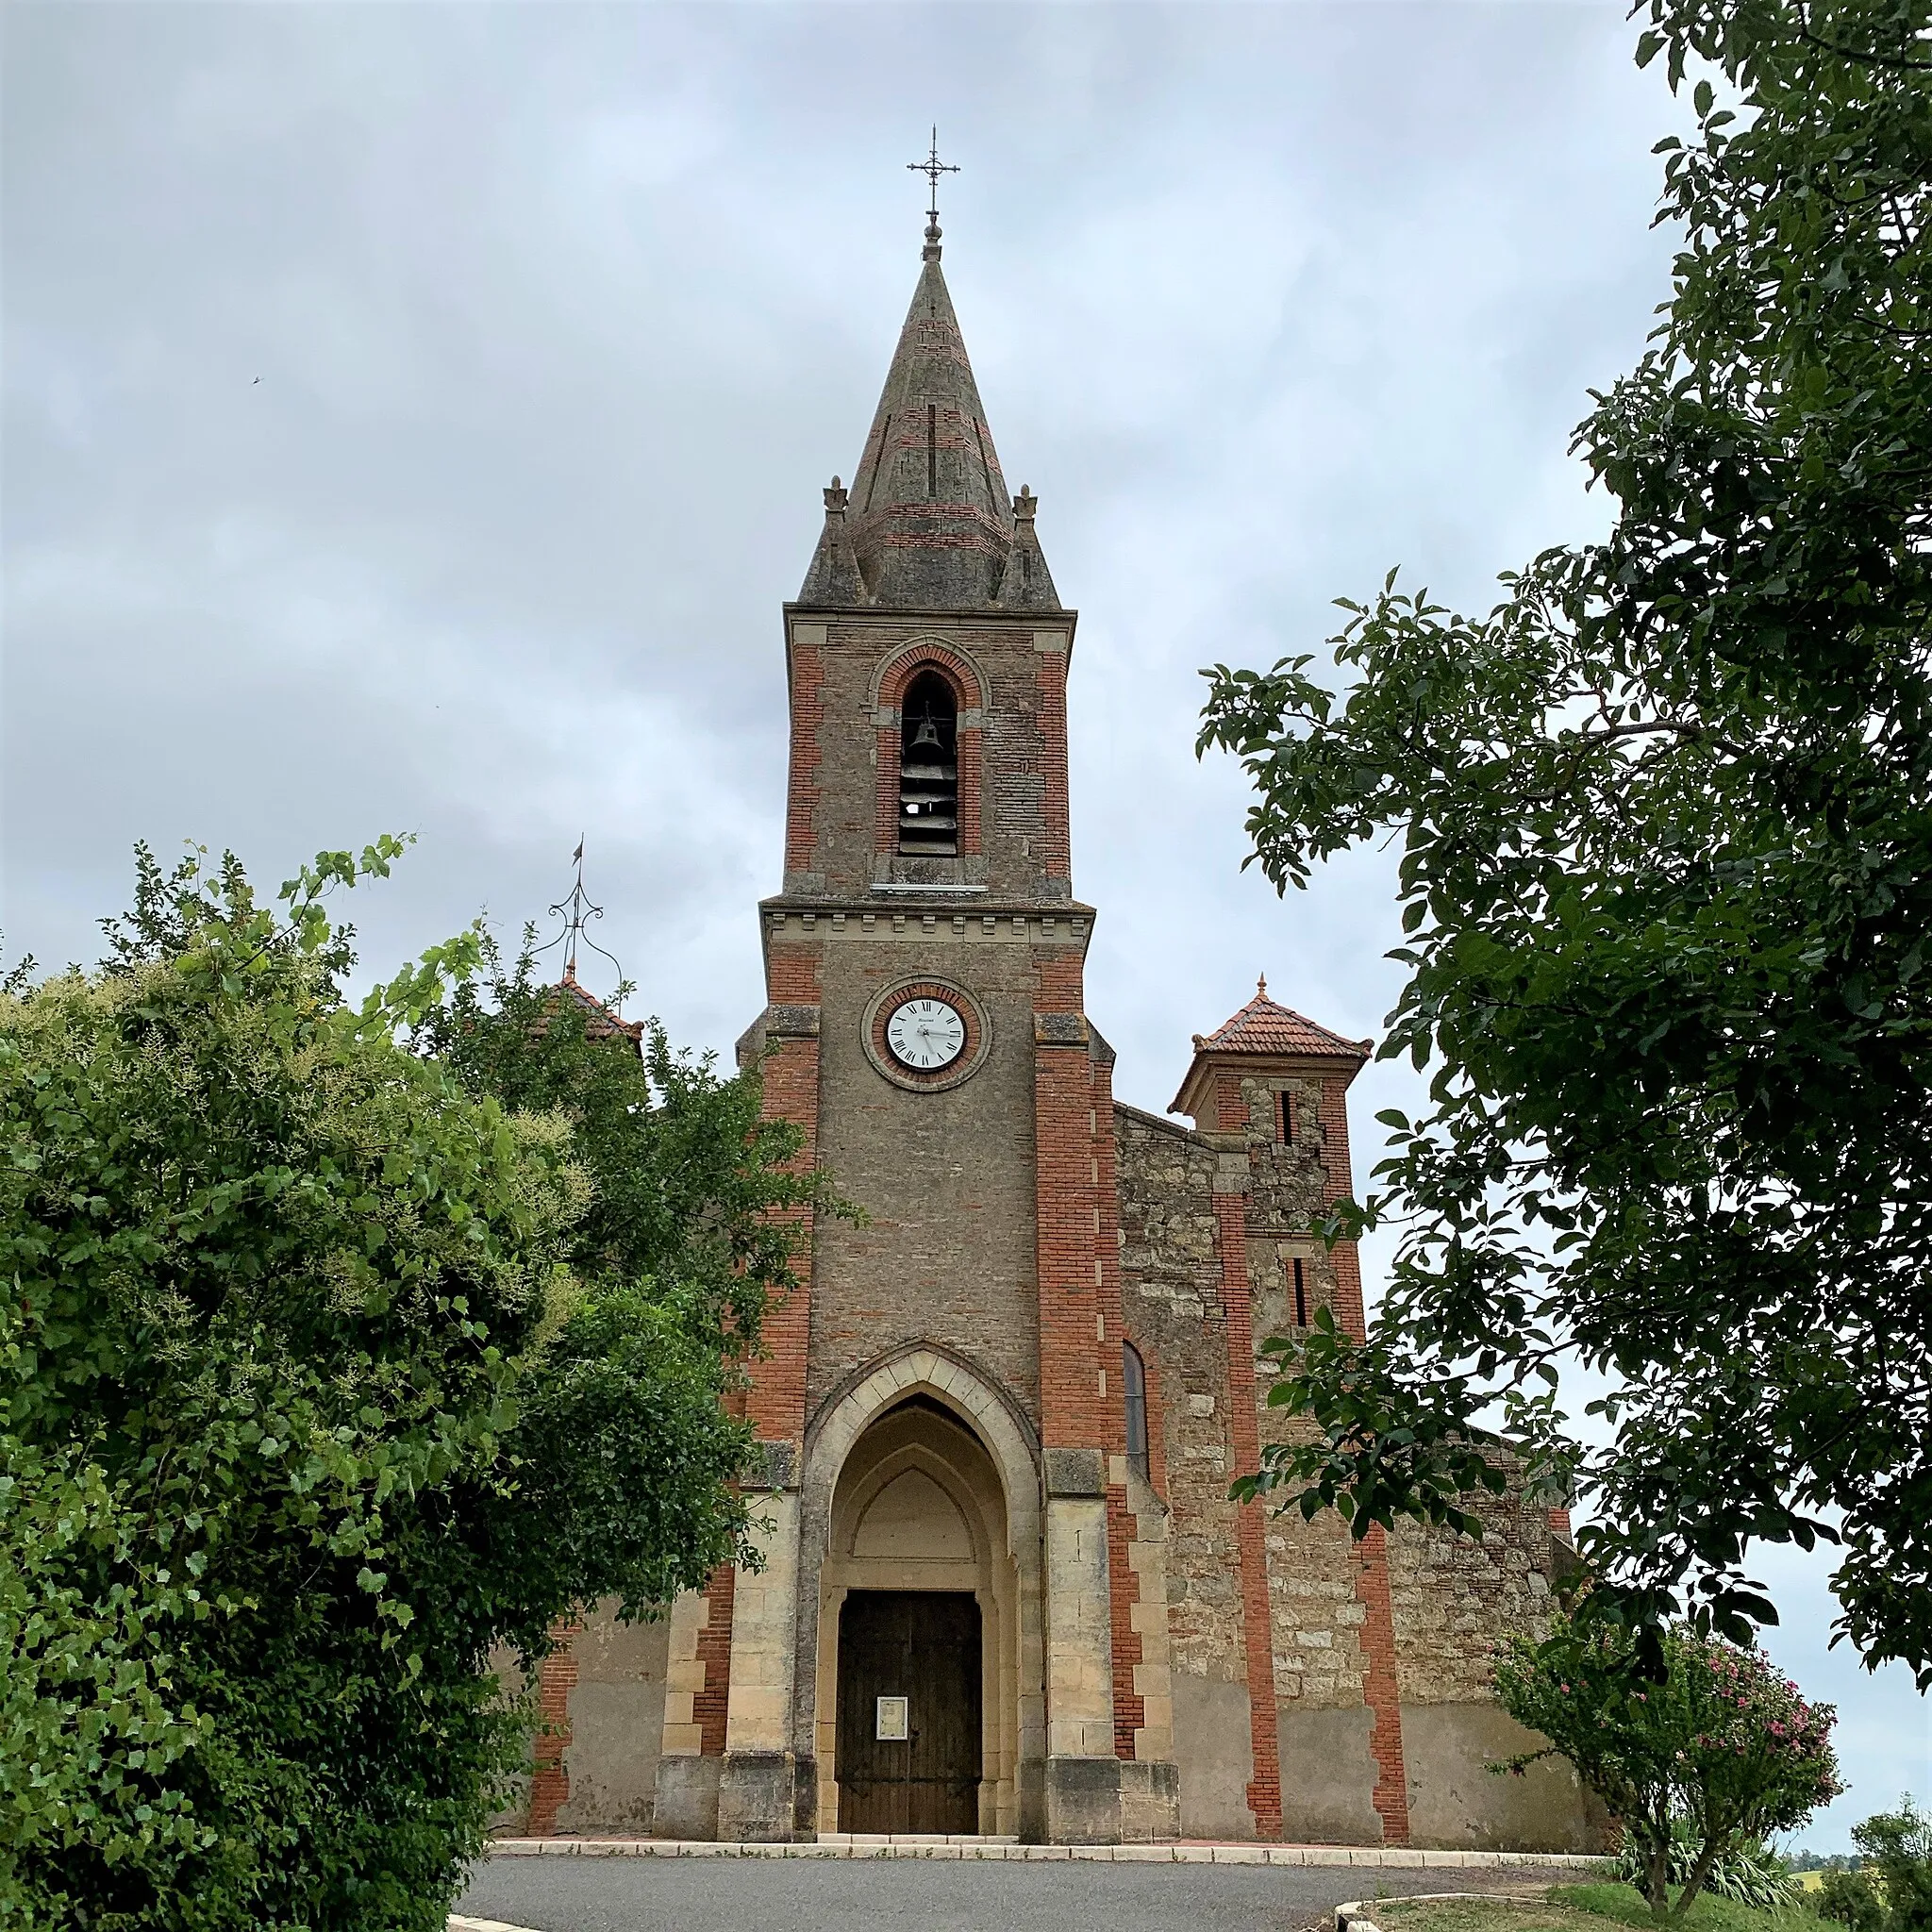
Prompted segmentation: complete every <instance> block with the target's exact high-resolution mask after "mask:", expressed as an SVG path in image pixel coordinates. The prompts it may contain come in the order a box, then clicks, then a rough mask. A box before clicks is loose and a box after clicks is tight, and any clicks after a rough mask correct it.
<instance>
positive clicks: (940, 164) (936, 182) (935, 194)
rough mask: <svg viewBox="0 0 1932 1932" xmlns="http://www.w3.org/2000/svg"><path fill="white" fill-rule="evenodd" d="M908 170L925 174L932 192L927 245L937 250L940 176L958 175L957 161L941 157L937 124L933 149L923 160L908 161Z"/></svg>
mask: <svg viewBox="0 0 1932 1932" xmlns="http://www.w3.org/2000/svg"><path fill="white" fill-rule="evenodd" d="M906 172H907V173H908V174H909V175H924V176H925V179H926V184H927V187H928V189H929V190H930V192H929V193H928V195H927V200H926V209H925V245H926V247H927V248H929V249H931V250H933V251H934V252H937V251H938V249H939V245H940V176H941V175H957V174H958V172H959V170H958V165H957V163H955V162H952V161H942V160H941V159H940V130H939V127H938V125H934V127H933V130H932V150H931V152H930V153H929V154H928V155H927V156H926V158H924V160H923V161H908V162H907V163H906Z"/></svg>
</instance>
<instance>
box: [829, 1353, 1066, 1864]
mask: <svg viewBox="0 0 1932 1932" xmlns="http://www.w3.org/2000/svg"><path fill="white" fill-rule="evenodd" d="M915 1396H923V1397H924V1398H926V1399H927V1400H928V1401H930V1402H933V1403H936V1404H938V1405H939V1406H940V1407H942V1408H944V1409H946V1410H947V1411H949V1413H950V1415H951V1416H952V1418H953V1420H954V1421H956V1422H957V1423H958V1425H959V1426H960V1427H961V1428H962V1429H963V1430H964V1431H965V1432H966V1433H967V1434H968V1435H969V1436H971V1437H972V1438H973V1439H974V1442H975V1443H976V1444H977V1446H978V1448H979V1449H980V1450H981V1451H982V1452H983V1453H984V1456H985V1458H986V1460H987V1461H988V1462H989V1463H990V1464H991V1469H992V1472H993V1474H995V1476H996V1477H997V1478H998V1482H999V1488H1000V1491H1001V1501H1002V1504H1003V1509H1004V1516H1005V1539H1004V1540H1005V1550H1004V1552H1003V1555H1004V1556H1005V1557H1006V1558H1007V1559H1008V1561H1009V1562H1010V1565H1011V1573H1010V1574H1011V1576H1012V1581H1013V1601H1012V1611H1013V1614H1014V1618H1015V1629H1014V1638H1015V1642H1014V1646H1013V1657H1012V1663H1013V1669H1012V1673H1011V1681H1010V1682H1009V1683H1008V1684H1007V1685H1006V1686H1004V1687H1002V1688H1000V1689H997V1690H996V1687H994V1686H992V1685H989V1686H988V1689H989V1691H991V1692H993V1693H994V1694H997V1695H1003V1696H1004V1697H1005V1698H1007V1699H1008V1702H1009V1709H1008V1712H1007V1717H1008V1723H1009V1724H1010V1731H1009V1737H1010V1740H1011V1744H1010V1750H1011V1754H1012V1757H1013V1758H1014V1759H1015V1760H1016V1765H1015V1768H1017V1763H1018V1762H1029V1761H1030V1762H1037V1761H1039V1760H1040V1759H1042V1758H1043V1757H1044V1756H1045V1753H1046V1700H1045V1675H1046V1654H1045V1630H1044V1621H1043V1613H1042V1578H1041V1503H1040V1496H1041V1487H1040V1458H1039V1448H1038V1444H1037V1443H1036V1441H1034V1437H1033V1431H1032V1428H1031V1425H1030V1424H1028V1423H1027V1422H1026V1421H1025V1419H1024V1410H1022V1409H1020V1408H1019V1407H1018V1405H1017V1404H1015V1403H1014V1402H1012V1401H1011V1399H1010V1398H1009V1397H1008V1395H1007V1393H1006V1392H1005V1391H1003V1390H1001V1389H1000V1388H998V1387H997V1385H996V1384H994V1383H993V1382H992V1381H991V1379H989V1378H988V1377H987V1376H986V1375H985V1374H983V1373H982V1372H981V1371H979V1370H978V1369H976V1368H974V1367H973V1366H972V1365H971V1364H969V1363H967V1362H966V1361H964V1360H963V1359H962V1358H961V1357H958V1355H956V1354H954V1353H953V1352H952V1351H951V1350H949V1349H945V1348H941V1347H939V1346H937V1345H935V1344H933V1343H930V1342H915V1343H909V1344H908V1345H906V1346H904V1347H901V1348H898V1349H895V1350H893V1351H892V1352H891V1354H889V1355H887V1356H884V1357H879V1358H877V1359H875V1360H874V1361H873V1362H871V1363H868V1364H867V1365H866V1366H865V1367H863V1368H860V1369H858V1370H857V1371H856V1372H855V1373H854V1374H852V1375H851V1376H849V1377H848V1378H847V1380H846V1381H845V1383H844V1384H843V1385H842V1387H841V1389H840V1390H839V1391H836V1392H835V1393H834V1394H833V1395H832V1396H830V1397H829V1398H828V1399H827V1400H826V1402H825V1403H824V1407H822V1408H821V1409H820V1411H819V1413H818V1415H817V1416H816V1417H815V1418H814V1419H813V1421H812V1422H811V1424H810V1425H809V1427H808V1430H807V1434H806V1443H805V1455H804V1458H803V1467H802V1472H801V1480H800V1484H799V1489H800V1495H799V1505H800V1532H801V1533H800V1539H799V1545H800V1547H799V1570H800V1575H799V1579H798V1596H797V1603H798V1624H797V1633H798V1635H797V1641H798V1647H797V1653H796V1667H795V1674H794V1677H793V1682H794V1684H795V1685H797V1686H798V1687H799V1690H800V1691H801V1692H803V1691H804V1690H805V1687H806V1686H808V1685H815V1684H816V1683H817V1681H818V1677H819V1664H820V1657H821V1650H822V1644H823V1641H824V1640H823V1636H822V1633H821V1630H820V1627H819V1623H820V1612H821V1608H822V1600H823V1591H822V1578H823V1577H824V1574H825V1568H826V1560H827V1557H828V1554H829V1547H830V1539H831V1533H832V1526H833V1521H834V1499H835V1497H836V1495H837V1493H838V1491H839V1483H840V1478H841V1475H842V1474H843V1473H844V1471H845V1468H846V1464H847V1462H848V1460H849V1459H850V1458H851V1457H852V1454H853V1451H854V1449H855V1447H856V1446H857V1445H858V1442H859V1441H860V1439H861V1438H862V1437H863V1436H864V1435H865V1433H866V1431H867V1430H868V1429H870V1428H871V1427H872V1426H873V1424H874V1423H876V1422H879V1421H880V1420H881V1419H883V1418H885V1417H886V1416H888V1415H889V1414H891V1411H892V1410H894V1409H896V1408H898V1407H901V1405H903V1404H905V1403H907V1402H908V1400H909V1399H910V1398H912V1397H915ZM817 1702H818V1700H817V1698H816V1696H808V1695H803V1694H801V1695H799V1696H798V1697H797V1699H796V1701H795V1705H794V1717H793V1744H792V1748H793V1750H794V1751H795V1752H796V1753H797V1754H798V1756H799V1757H800V1758H801V1759H803V1758H805V1757H808V1756H812V1757H815V1756H816V1755H817V1754H818V1750H819V1747H820V1741H821V1740H820V1736H819V1733H818V1720H819V1717H820V1715H821V1713H819V1712H818V1710H817ZM829 1772H830V1767H829V1766H824V1765H822V1766H821V1767H820V1775H821V1778H822V1780H823V1779H827V1778H828V1777H829ZM1017 1822H1018V1821H1017V1820H1014V1821H1010V1822H1009V1823H1008V1829H1010V1828H1011V1824H1016V1823H1017Z"/></svg>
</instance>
